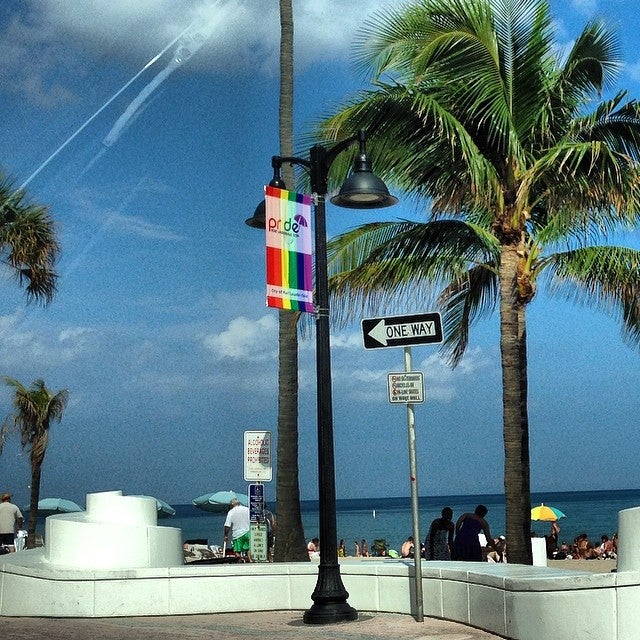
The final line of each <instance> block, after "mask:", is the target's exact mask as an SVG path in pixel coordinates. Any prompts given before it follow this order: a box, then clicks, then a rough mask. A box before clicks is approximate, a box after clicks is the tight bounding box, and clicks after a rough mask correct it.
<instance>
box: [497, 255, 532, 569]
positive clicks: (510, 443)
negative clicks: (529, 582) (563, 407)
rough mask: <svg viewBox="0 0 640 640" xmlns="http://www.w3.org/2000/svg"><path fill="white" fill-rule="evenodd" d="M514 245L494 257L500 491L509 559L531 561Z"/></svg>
mask: <svg viewBox="0 0 640 640" xmlns="http://www.w3.org/2000/svg"><path fill="white" fill-rule="evenodd" d="M517 261H518V254H517V246H516V245H514V244H509V245H503V247H502V252H501V260H500V353H501V359H502V407H503V437H504V493H505V501H506V529H507V531H506V534H507V554H508V559H509V562H513V563H520V564H532V562H533V559H532V555H531V537H530V534H531V495H530V480H529V418H528V414H527V370H526V332H525V316H524V305H523V304H521V303H519V302H518V296H517Z"/></svg>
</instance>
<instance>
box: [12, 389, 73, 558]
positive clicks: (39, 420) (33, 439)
mask: <svg viewBox="0 0 640 640" xmlns="http://www.w3.org/2000/svg"><path fill="white" fill-rule="evenodd" d="M3 380H4V382H5V383H6V384H7V385H8V386H10V387H13V389H14V393H13V407H14V410H15V413H14V414H13V416H10V417H9V418H7V420H6V421H5V424H4V425H3V427H2V431H3V433H5V432H6V431H7V430H9V429H11V427H13V428H14V429H15V430H17V431H19V432H20V438H21V442H22V448H23V449H28V450H29V455H30V460H31V497H30V500H29V524H28V526H27V534H28V535H27V548H28V549H33V548H34V547H35V539H36V523H37V520H38V501H39V500H40V478H41V474H42V463H43V462H44V456H45V453H46V452H47V444H48V441H49V427H50V425H51V422H52V421H54V420H55V421H57V422H60V420H62V414H63V413H64V410H65V408H66V406H67V402H68V400H69V392H68V391H67V390H66V389H62V390H61V391H58V392H57V393H55V394H54V393H53V392H52V391H50V390H49V389H47V387H46V386H45V384H44V381H43V380H34V381H33V383H32V384H31V387H29V388H27V387H25V386H24V385H23V384H22V383H21V382H18V381H17V380H15V379H13V378H9V377H6V376H5V377H3Z"/></svg>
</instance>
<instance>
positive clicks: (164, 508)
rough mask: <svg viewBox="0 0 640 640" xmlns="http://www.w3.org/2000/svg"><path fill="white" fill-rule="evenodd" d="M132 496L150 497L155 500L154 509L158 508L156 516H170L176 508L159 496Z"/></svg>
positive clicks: (137, 496)
mask: <svg viewBox="0 0 640 640" xmlns="http://www.w3.org/2000/svg"><path fill="white" fill-rule="evenodd" d="M132 497H133V498H151V500H155V501H156V509H157V510H158V518H170V517H171V516H175V515H176V510H175V509H174V508H173V507H172V506H171V505H170V504H169V503H168V502H165V501H164V500H160V498H154V497H153V496H143V495H135V496H132Z"/></svg>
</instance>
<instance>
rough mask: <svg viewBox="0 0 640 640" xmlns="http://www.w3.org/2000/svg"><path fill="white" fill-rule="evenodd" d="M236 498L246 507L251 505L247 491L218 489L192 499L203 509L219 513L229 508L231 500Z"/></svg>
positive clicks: (194, 503)
mask: <svg viewBox="0 0 640 640" xmlns="http://www.w3.org/2000/svg"><path fill="white" fill-rule="evenodd" d="M234 498H236V499H237V500H239V501H240V504H243V505H244V506H245V507H248V506H249V496H248V495H247V494H246V493H236V492H235V491H216V492H215V493H205V494H204V495H201V496H198V497H197V498H195V499H194V500H192V501H191V504H193V505H195V506H196V507H198V509H203V510H204V511H213V512H214V513H219V512H222V511H226V510H227V509H228V508H229V503H230V502H231V500H233V499H234Z"/></svg>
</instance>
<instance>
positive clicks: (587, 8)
mask: <svg viewBox="0 0 640 640" xmlns="http://www.w3.org/2000/svg"><path fill="white" fill-rule="evenodd" d="M571 6H572V7H573V8H574V9H575V10H576V11H579V12H580V13H582V14H583V15H592V14H594V13H595V12H596V9H597V8H598V3H597V0H571Z"/></svg>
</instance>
